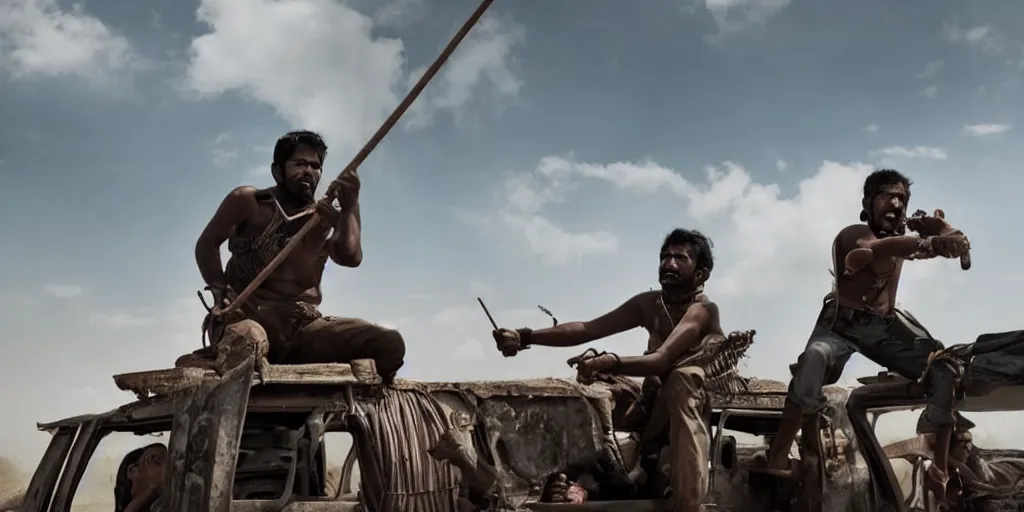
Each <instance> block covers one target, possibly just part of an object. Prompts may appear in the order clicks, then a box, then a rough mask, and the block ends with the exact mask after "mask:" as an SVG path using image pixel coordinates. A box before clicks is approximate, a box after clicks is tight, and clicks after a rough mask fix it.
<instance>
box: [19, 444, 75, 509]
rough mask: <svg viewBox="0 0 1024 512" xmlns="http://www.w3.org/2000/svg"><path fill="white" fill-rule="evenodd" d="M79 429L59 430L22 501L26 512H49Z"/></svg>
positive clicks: (40, 462) (44, 454)
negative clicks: (65, 462)
mask: <svg viewBox="0 0 1024 512" xmlns="http://www.w3.org/2000/svg"><path fill="white" fill-rule="evenodd" d="M77 434H78V428H73V427H64V428H61V429H57V430H56V431H55V432H54V433H53V438H51V439H50V445H49V446H48V447H47V448H46V452H45V453H43V458H42V460H40V461H39V466H38V467H37V468H36V472H35V474H33V475H32V480H31V481H30V482H29V484H28V490H27V491H26V492H25V497H24V499H23V501H22V508H20V509H19V510H23V511H25V512H45V511H46V510H49V507H50V499H51V498H52V497H53V487H54V486H55V485H56V484H57V478H58V477H60V471H61V469H62V468H63V467H64V461H65V460H66V459H67V457H68V452H70V451H71V445H72V444H74V442H75V436H76V435H77Z"/></svg>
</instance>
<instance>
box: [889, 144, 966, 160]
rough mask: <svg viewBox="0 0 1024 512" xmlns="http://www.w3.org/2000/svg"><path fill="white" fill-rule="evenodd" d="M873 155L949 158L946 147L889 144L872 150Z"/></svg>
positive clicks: (929, 158) (931, 158)
mask: <svg viewBox="0 0 1024 512" xmlns="http://www.w3.org/2000/svg"><path fill="white" fill-rule="evenodd" d="M871 155H872V156H882V157H889V158H923V159H927V160H946V159H947V158H949V154H948V152H947V151H946V148H937V147H931V146H913V147H906V146H889V147H887V148H882V149H876V150H874V151H872V152H871Z"/></svg>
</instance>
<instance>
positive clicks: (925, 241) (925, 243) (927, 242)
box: [917, 236, 935, 254]
mask: <svg viewBox="0 0 1024 512" xmlns="http://www.w3.org/2000/svg"><path fill="white" fill-rule="evenodd" d="M917 252H919V253H923V254H935V249H934V248H933V247H932V237H930V236H926V237H924V238H921V239H920V240H918V241H917Z"/></svg>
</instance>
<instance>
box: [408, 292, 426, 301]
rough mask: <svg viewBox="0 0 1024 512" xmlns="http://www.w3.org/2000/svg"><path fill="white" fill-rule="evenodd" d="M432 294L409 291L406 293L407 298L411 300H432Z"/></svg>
mask: <svg viewBox="0 0 1024 512" xmlns="http://www.w3.org/2000/svg"><path fill="white" fill-rule="evenodd" d="M430 297H431V295H430V294H429V293H418V292H417V293H409V294H406V296H405V298H407V299H409V300H430Z"/></svg>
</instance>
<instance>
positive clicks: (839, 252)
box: [833, 224, 903, 315]
mask: <svg viewBox="0 0 1024 512" xmlns="http://www.w3.org/2000/svg"><path fill="white" fill-rule="evenodd" d="M865 239H868V240H877V239H878V238H877V236H876V235H875V234H874V233H873V232H872V231H871V229H870V228H869V227H868V226H867V225H865V224H854V225H852V226H848V227H846V228H844V229H843V230H842V231H840V232H839V234H838V235H836V239H835V242H834V243H835V246H834V248H833V252H834V258H835V266H836V268H835V272H836V282H837V284H838V286H837V290H836V292H837V300H838V301H839V304H840V305H842V306H845V307H848V308H852V309H856V310H859V311H868V312H872V313H876V314H879V315H889V314H891V313H892V312H893V309H894V308H895V306H896V290H897V288H898V287H899V282H900V273H901V272H902V270H903V259H901V258H879V259H875V260H873V261H872V263H871V264H870V265H868V266H867V267H865V268H863V269H861V270H860V271H857V272H855V273H853V274H850V275H847V273H846V272H847V270H846V257H847V255H848V254H849V253H850V251H852V250H854V249H857V248H858V247H859V246H858V241H859V240H860V241H863V240H865Z"/></svg>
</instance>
